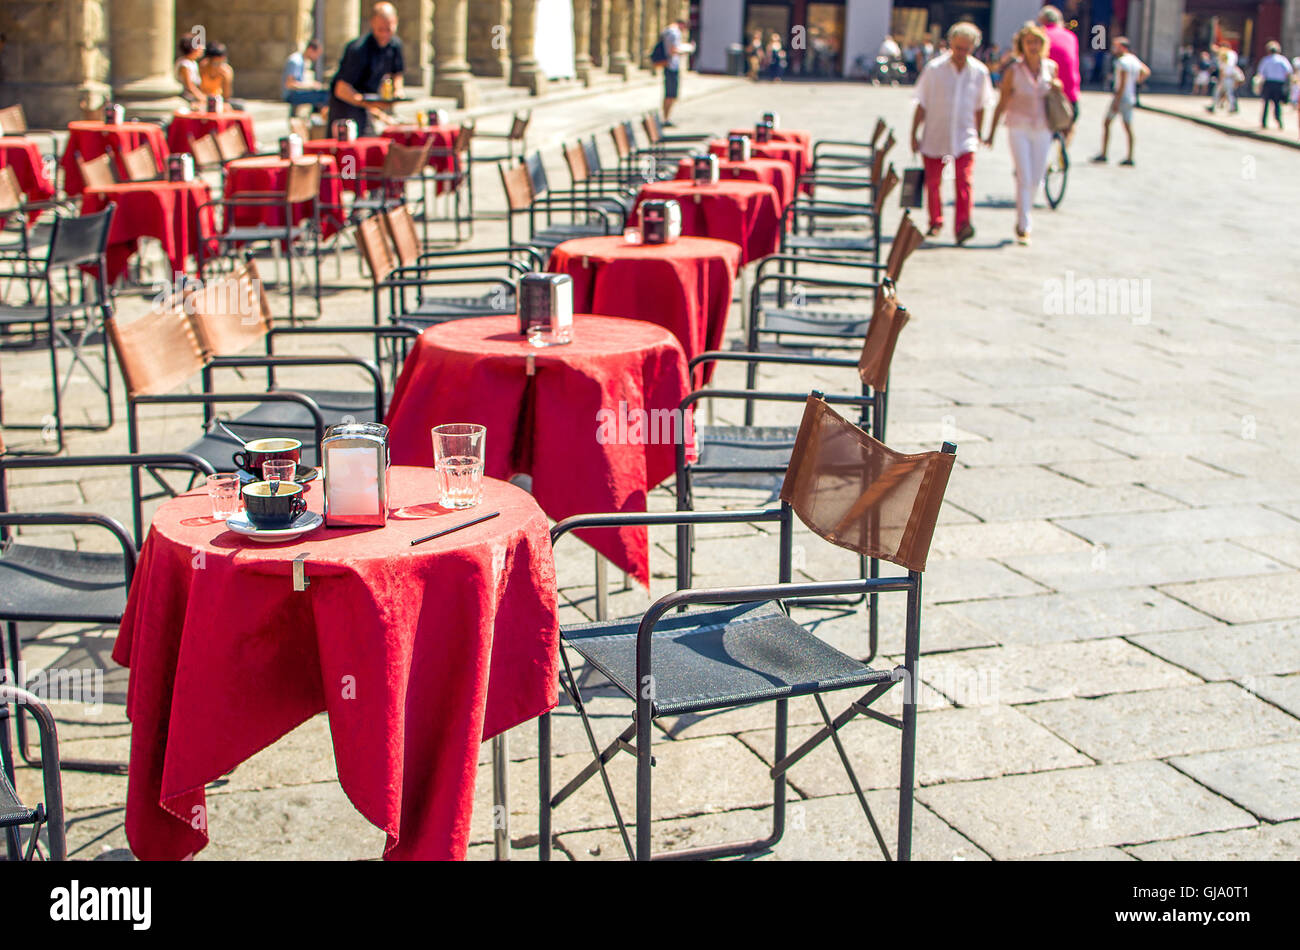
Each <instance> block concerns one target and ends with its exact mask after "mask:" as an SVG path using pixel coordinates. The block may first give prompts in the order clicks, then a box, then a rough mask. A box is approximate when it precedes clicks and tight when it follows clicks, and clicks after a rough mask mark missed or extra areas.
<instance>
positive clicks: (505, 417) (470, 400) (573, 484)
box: [385, 315, 690, 584]
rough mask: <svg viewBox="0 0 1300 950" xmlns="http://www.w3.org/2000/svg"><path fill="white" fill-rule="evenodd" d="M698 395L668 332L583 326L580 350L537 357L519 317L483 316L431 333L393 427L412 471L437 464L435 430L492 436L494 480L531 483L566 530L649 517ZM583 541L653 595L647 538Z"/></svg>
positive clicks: (632, 533) (605, 323)
mask: <svg viewBox="0 0 1300 950" xmlns="http://www.w3.org/2000/svg"><path fill="white" fill-rule="evenodd" d="M530 356H531V357H532V358H533V369H534V374H533V375H532V376H529V374H528V358H529V357H530ZM689 391H690V386H689V384H688V380H687V373H686V356H685V354H684V353H683V352H682V348H681V345H680V344H679V343H678V342H677V340H676V338H674V337H673V335H672V333H670V332H669V331H668V330H666V329H664V328H663V327H659V326H655V325H653V324H650V323H645V322H643V321H640V320H626V319H620V318H615V317H593V316H575V317H574V334H573V342H572V343H569V344H567V345H565V346H553V347H545V348H535V347H532V346H530V345H529V344H528V343H527V342H526V341H524V340H522V339H520V337H519V332H518V317H516V316H514V315H511V316H502V317H475V318H472V319H467V320H453V321H451V322H449V323H444V324H441V325H440V326H435V327H430V328H429V329H428V330H425V331H424V333H423V334H422V335H421V336H420V339H419V341H418V342H417V343H416V345H415V348H414V349H413V350H412V351H411V354H410V355H409V356H408V357H407V358H406V365H405V367H404V368H403V370H402V376H401V378H400V379H399V380H398V381H397V388H396V390H395V391H394V393H393V401H392V404H391V405H390V406H389V409H388V417H387V419H386V420H385V422H387V424H388V426H389V430H390V432H389V445H390V447H391V451H392V457H393V462H394V463H399V464H403V465H432V464H433V443H432V440H431V436H430V434H429V430H430V429H432V428H433V427H434V426H436V425H442V424H444V423H450V422H474V423H478V424H479V425H484V426H487V463H486V468H487V473H488V474H489V475H491V476H493V477H495V478H509V477H511V476H512V475H517V474H528V475H531V476H532V478H533V486H532V491H533V497H535V498H536V499H537V501H538V504H540V505H541V506H542V510H543V511H545V512H546V513H547V514H548V515H550V516H551V517H552V518H554V519H555V520H556V521H559V520H561V519H564V518H567V517H569V516H570V515H577V514H590V513H592V512H607V511H645V510H646V495H647V494H648V492H649V490H650V489H651V488H653V487H654V486H655V485H657V484H659V483H660V482H661V481H663V480H664V479H665V478H667V477H668V476H669V475H671V474H672V473H673V470H674V467H675V456H676V440H677V439H679V438H685V437H686V435H687V432H686V421H685V420H684V419H681V418H680V417H678V416H677V413H676V409H677V405H678V403H679V402H680V401H681V400H682V398H683V397H684V396H685V395H686V394H687V393H688V392H689ZM620 426H621V428H620ZM584 540H586V541H587V542H588V543H590V544H591V545H592V546H593V547H594V548H595V549H596V550H597V551H599V552H600V553H601V554H603V555H605V557H607V558H609V559H610V560H611V561H613V562H614V564H615V565H617V566H618V567H619V568H621V569H622V570H624V571H627V572H628V573H629V574H632V575H634V576H635V577H636V578H637V580H639V581H640V582H641V583H642V584H649V582H650V569H649V557H648V544H647V540H646V531H645V529H644V528H627V529H623V530H620V531H617V532H614V531H596V532H591V533H589V534H587V535H586V536H584Z"/></svg>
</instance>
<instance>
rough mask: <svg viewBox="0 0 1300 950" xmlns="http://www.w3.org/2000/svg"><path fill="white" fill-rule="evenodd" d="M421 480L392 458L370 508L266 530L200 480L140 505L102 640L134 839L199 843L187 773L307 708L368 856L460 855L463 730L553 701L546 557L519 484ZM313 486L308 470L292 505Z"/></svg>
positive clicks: (279, 732)
mask: <svg viewBox="0 0 1300 950" xmlns="http://www.w3.org/2000/svg"><path fill="white" fill-rule="evenodd" d="M438 494H439V488H438V477H437V474H436V473H435V472H434V471H433V470H432V469H424V468H402V467H394V468H393V469H392V470H391V472H390V477H389V496H388V500H389V505H390V508H391V509H392V510H391V512H390V515H389V520H388V523H387V524H386V525H385V526H383V527H375V528H352V529H342V528H326V527H321V528H318V529H317V530H316V531H314V532H313V533H311V534H308V535H306V536H305V537H301V538H298V539H297V540H295V541H288V542H284V543H281V544H258V543H255V542H253V541H251V540H249V539H247V538H244V537H242V536H240V535H237V534H235V533H234V532H232V531H229V530H227V528H226V527H225V524H224V523H222V522H217V521H214V520H213V519H212V518H211V506H210V502H209V501H208V497H207V494H206V491H204V490H202V489H200V490H197V491H193V492H190V493H189V494H186V495H182V496H180V497H178V498H175V499H173V500H171V501H168V502H167V503H166V504H164V505H163V506H162V507H161V508H159V509H158V512H157V514H155V516H154V519H153V525H152V529H151V530H150V532H149V535H148V537H147V538H146V539H145V543H144V546H143V547H142V548H141V549H140V559H139V563H138V565H137V567H136V569H135V577H134V580H133V581H132V584H131V591H130V596H129V598H128V601H127V606H126V613H125V615H124V616H123V618H122V625H121V629H120V632H119V633H118V636H117V642H116V644H115V645H114V647H113V659H114V660H116V661H117V662H118V663H120V664H121V665H122V666H125V667H128V668H129V669H130V671H131V672H130V681H129V684H128V688H127V707H126V711H127V716H128V717H129V718H130V720H131V758H130V766H129V773H128V778H127V800H126V834H127V839H128V841H129V842H130V844H131V850H132V851H133V852H134V854H135V855H136V856H137V857H139V858H143V859H164V860H168V859H170V860H175V859H179V858H183V857H186V856H187V855H192V854H194V853H195V852H197V851H198V850H200V849H201V848H203V847H204V846H205V845H206V844H207V842H208V824H207V811H206V805H205V796H204V786H205V785H206V784H208V783H210V782H212V781H215V780H216V779H218V778H220V777H221V776H222V775H225V774H226V773H227V772H229V771H231V769H233V768H235V767H236V766H237V765H239V764H240V763H241V762H244V761H245V760H247V759H248V758H249V757H251V756H252V755H254V754H255V753H257V752H258V751H260V750H262V749H264V748H266V747H267V746H269V745H270V744H271V743H273V742H275V741H276V740H277V739H279V738H280V737H281V736H283V735H285V734H286V733H287V732H289V731H290V730H292V729H294V728H296V727H297V726H299V725H300V724H302V723H303V722H305V721H307V720H308V719H310V718H311V717H312V716H314V715H316V714H317V713H319V712H321V711H322V710H325V711H328V713H329V728H330V733H331V735H332V737H333V746H334V756H335V761H336V763H337V767H338V776H339V782H340V784H341V785H342V786H343V790H344V792H345V793H346V794H347V796H348V798H349V799H350V800H351V801H352V804H353V805H355V806H356V808H357V810H358V811H359V812H361V814H362V815H364V816H365V817H366V819H367V820H369V821H370V822H371V823H373V824H374V825H375V826H377V827H378V828H380V829H382V830H383V831H384V832H385V833H386V834H387V835H388V842H387V846H386V848H385V850H384V857H386V858H389V859H396V858H404V859H447V858H463V857H464V856H465V851H466V847H467V845H468V838H469V828H470V817H471V811H472V806H473V797H474V778H475V772H476V769H477V760H478V752H479V745H480V743H481V742H482V741H483V740H485V739H488V738H491V737H492V736H495V735H497V734H499V733H502V732H504V731H505V730H507V729H510V728H511V727H513V726H515V725H518V724H519V723H521V722H524V721H526V720H529V719H532V718H534V717H536V716H538V715H540V714H541V713H543V712H546V711H547V710H549V709H550V708H551V707H553V706H554V705H555V701H556V674H557V664H558V630H557V625H556V590H555V565H554V562H553V560H552V557H551V542H550V536H549V534H548V526H547V521H546V516H545V515H544V514H543V513H542V510H541V509H540V508H539V507H538V506H537V503H536V502H535V501H534V500H533V498H532V496H530V495H529V494H528V493H527V492H524V491H522V490H521V489H518V488H516V487H514V486H513V485H510V484H508V483H505V482H500V481H496V480H494V479H487V480H485V483H484V494H483V503H482V504H481V505H480V506H479V507H477V508H472V509H465V510H461V511H445V510H443V509H442V508H440V507H438V506H437V504H436V499H437V497H438ZM321 501H322V491H321V488H320V486H319V485H313V486H312V488H311V490H310V491H309V492H308V493H307V502H308V507H309V508H310V509H311V510H313V511H320V510H321ZM493 511H499V512H501V514H500V516H499V517H497V518H494V519H492V520H491V521H487V522H484V523H482V524H478V525H474V526H472V527H469V528H465V529H464V530H461V531H457V532H455V533H454V534H450V535H447V536H445V537H442V538H437V539H435V540H432V541H427V542H425V543H423V544H419V545H415V546H412V545H411V544H410V543H409V542H410V541H411V540H412V539H414V538H418V537H423V536H425V535H428V534H432V533H433V532H435V531H438V530H440V529H442V528H447V527H451V526H454V525H457V524H460V523H463V522H464V521H467V520H469V519H471V518H473V517H475V516H477V515H481V514H486V513H488V512H493ZM298 558H302V559H303V560H304V564H305V573H306V578H307V580H308V582H309V583H308V586H307V588H306V590H302V591H295V590H294V589H293V588H294V585H293V562H294V561H295V559H298Z"/></svg>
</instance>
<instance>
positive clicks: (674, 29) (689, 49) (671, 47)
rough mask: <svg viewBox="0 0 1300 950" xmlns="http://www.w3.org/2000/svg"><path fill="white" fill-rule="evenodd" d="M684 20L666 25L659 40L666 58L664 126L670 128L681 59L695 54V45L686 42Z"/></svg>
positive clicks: (675, 102) (679, 82) (680, 79)
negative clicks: (670, 117)
mask: <svg viewBox="0 0 1300 950" xmlns="http://www.w3.org/2000/svg"><path fill="white" fill-rule="evenodd" d="M686 27H687V23H686V21H685V20H674V21H673V22H672V23H669V24H668V29H666V30H664V32H663V36H662V37H661V39H662V40H663V44H664V55H665V56H667V57H668V59H667V61H666V62H665V63H664V108H663V113H664V125H666V126H671V125H672V124H673V123H672V122H670V121H669V118H668V117H669V116H670V115H672V112H673V106H674V105H676V104H677V97H678V95H680V93H681V82H682V57H683V56H686V55H689V54H690V53H693V52H695V44H693V43H688V42H686V39H685V35H686Z"/></svg>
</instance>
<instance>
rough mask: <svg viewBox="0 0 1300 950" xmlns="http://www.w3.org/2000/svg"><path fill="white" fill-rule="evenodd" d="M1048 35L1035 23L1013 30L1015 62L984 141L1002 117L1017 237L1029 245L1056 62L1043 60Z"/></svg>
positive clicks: (990, 141) (1048, 140)
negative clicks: (1013, 178)
mask: <svg viewBox="0 0 1300 950" xmlns="http://www.w3.org/2000/svg"><path fill="white" fill-rule="evenodd" d="M1047 43H1048V40H1047V34H1046V33H1044V32H1043V30H1042V28H1041V27H1039V26H1038V25H1037V24H1036V23H1026V24H1025V25H1024V26H1023V27H1021V28H1020V30H1019V32H1017V33H1016V36H1015V39H1014V40H1013V45H1014V49H1015V53H1016V58H1015V61H1014V62H1013V63H1012V64H1011V65H1010V67H1008V68H1007V69H1006V70H1005V71H1004V72H1003V73H1002V81H1001V83H999V85H998V92H999V95H998V105H997V108H996V109H994V110H993V122H992V123H991V124H990V125H989V134H988V138H987V139H985V140H984V141H985V144H986V145H992V144H993V134H994V133H995V132H996V131H997V127H998V122H1000V121H1001V120H1002V117H1003V116H1005V117H1006V120H1007V137H1008V138H1009V139H1010V141H1011V159H1012V161H1014V162H1015V166H1016V240H1017V241H1019V242H1020V243H1021V244H1028V243H1029V230H1030V220H1029V212H1030V210H1031V209H1032V208H1033V206H1034V196H1035V195H1036V194H1037V193H1038V186H1039V185H1041V184H1042V183H1043V176H1044V175H1045V174H1046V172H1047V156H1048V153H1049V152H1050V150H1051V147H1052V130H1051V129H1050V128H1049V127H1048V125H1047V90H1048V89H1049V88H1051V86H1052V85H1053V84H1054V83H1059V80H1058V79H1057V78H1056V64H1055V63H1054V62H1052V61H1051V60H1050V59H1048V58H1047V56H1046V55H1045V54H1046V52H1047Z"/></svg>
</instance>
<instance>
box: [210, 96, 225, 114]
mask: <svg viewBox="0 0 1300 950" xmlns="http://www.w3.org/2000/svg"><path fill="white" fill-rule="evenodd" d="M207 111H208V112H225V111H226V100H225V98H224V97H222V96H208V106H207Z"/></svg>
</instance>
